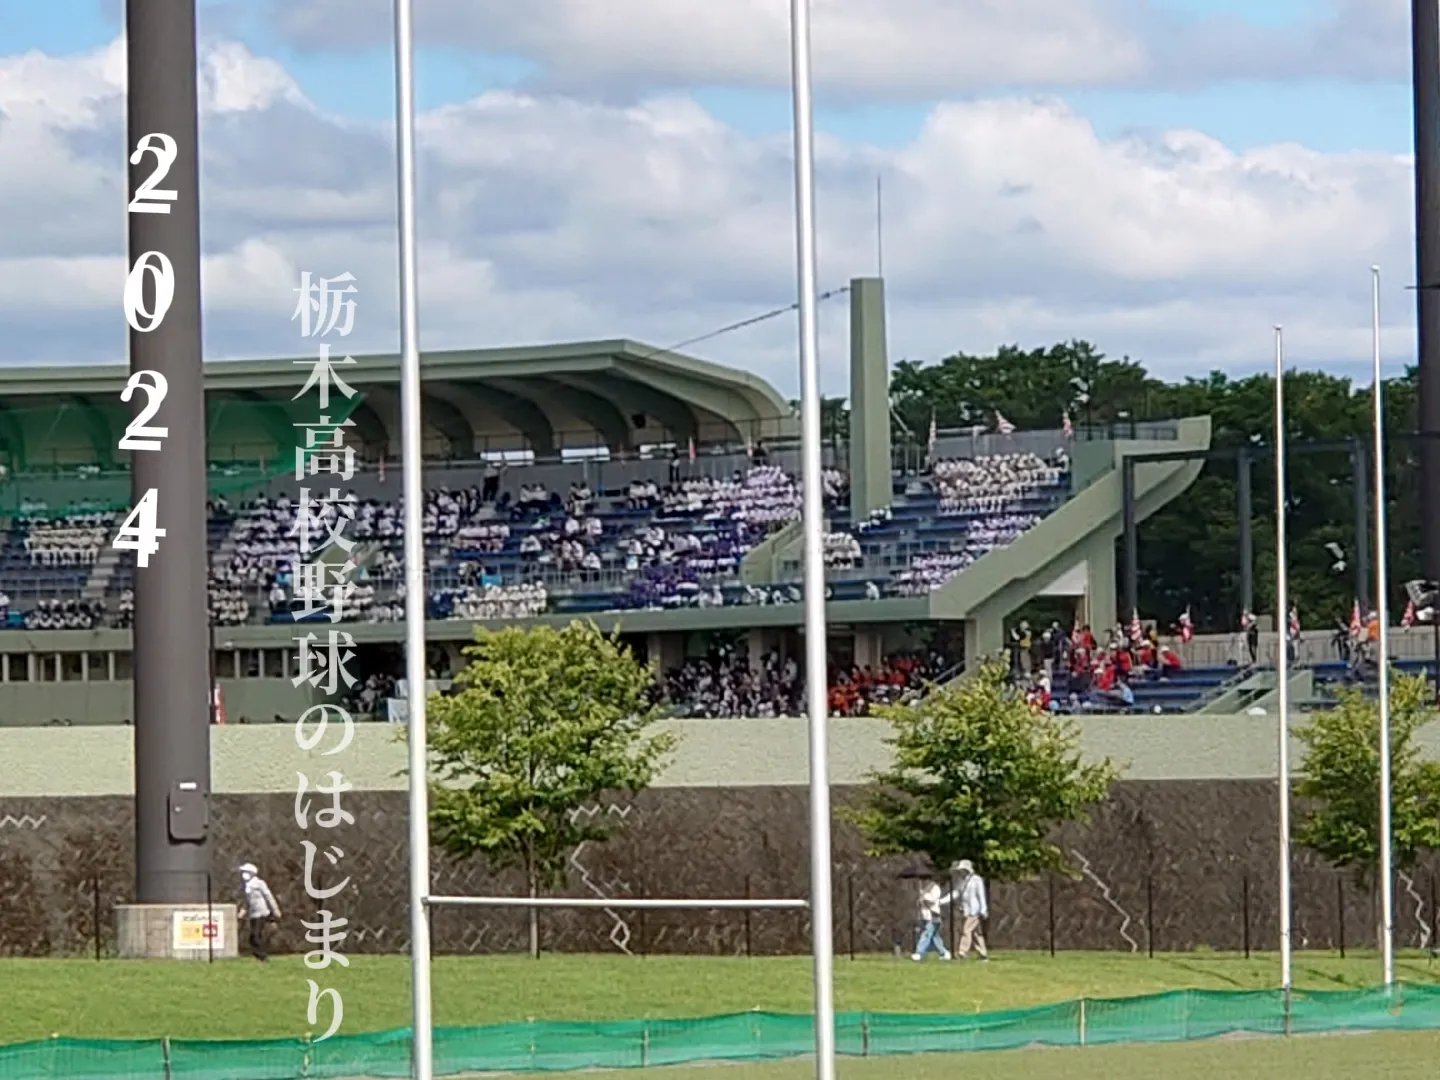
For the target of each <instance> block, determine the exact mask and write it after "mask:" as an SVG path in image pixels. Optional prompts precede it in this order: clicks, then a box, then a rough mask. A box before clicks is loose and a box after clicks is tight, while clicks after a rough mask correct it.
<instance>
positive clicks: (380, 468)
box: [375, 457, 385, 484]
mask: <svg viewBox="0 0 1440 1080" xmlns="http://www.w3.org/2000/svg"><path fill="white" fill-rule="evenodd" d="M375 479H377V480H378V481H379V482H380V483H382V484H383V483H384V482H385V459H384V457H381V459H380V464H379V465H377V466H376V467H375Z"/></svg>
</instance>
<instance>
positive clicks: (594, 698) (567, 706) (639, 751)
mask: <svg viewBox="0 0 1440 1080" xmlns="http://www.w3.org/2000/svg"><path fill="white" fill-rule="evenodd" d="M465 656H466V657H467V658H468V659H469V661H470V663H469V665H468V666H467V667H466V668H465V669H464V670H463V671H461V672H460V674H459V675H458V676H457V677H456V680H455V682H456V684H457V686H458V692H457V693H454V694H452V695H450V696H436V697H434V698H432V699H431V702H430V718H429V725H428V727H429V732H430V747H431V750H432V753H433V758H434V761H435V763H436V766H437V768H436V771H435V774H436V776H437V777H438V779H439V780H440V781H441V782H440V783H438V784H433V785H432V789H431V806H432V810H431V813H430V825H431V832H432V835H433V836H434V837H435V840H436V843H437V844H439V846H440V847H441V848H443V849H444V850H445V851H447V852H449V853H450V854H452V855H455V856H458V857H460V858H467V857H469V856H472V855H475V854H476V853H482V854H484V855H485V856H486V857H487V858H488V859H489V860H490V861H491V863H492V864H493V865H495V866H498V867H519V868H520V869H522V870H523V871H524V874H525V880H526V883H527V885H528V886H529V889H530V895H531V896H538V895H540V892H541V890H542V889H547V888H553V887H556V886H559V885H561V884H563V882H564V880H565V868H566V862H567V860H568V858H569V856H570V854H571V853H572V852H573V851H574V850H575V848H576V847H577V846H578V845H579V844H581V843H584V842H585V841H602V840H604V839H606V837H608V836H609V835H610V833H611V832H612V831H613V829H614V828H615V825H614V823H613V821H612V819H611V818H610V817H609V816H608V815H594V816H590V817H583V818H582V817H577V816H576V815H575V811H576V810H577V809H579V808H580V807H582V806H584V805H586V804H587V803H591V802H594V801H595V800H597V799H599V798H601V797H602V796H604V795H606V794H608V793H615V792H628V793H631V794H634V793H636V792H639V791H640V790H642V789H644V788H645V787H647V786H649V784H650V783H651V781H652V780H653V779H654V777H655V774H656V772H657V771H658V770H659V768H660V767H661V765H662V763H663V760H664V756H665V755H666V754H667V753H668V751H669V750H670V749H671V748H672V746H673V745H674V739H673V737H672V736H671V735H669V734H665V733H659V734H651V733H650V732H649V729H650V727H651V725H652V723H653V722H654V720H655V719H656V714H655V713H654V711H653V710H652V708H651V706H650V704H649V700H648V692H649V689H650V686H651V683H652V682H653V678H654V677H653V675H652V673H651V672H650V670H649V669H648V668H647V667H646V666H645V665H644V664H641V663H640V662H639V661H637V660H636V659H635V656H634V654H633V653H631V652H630V650H629V649H628V648H626V647H625V646H623V645H621V644H620V643H619V641H618V639H617V638H615V637H613V636H606V635H605V634H602V633H601V632H600V631H599V630H598V629H596V627H595V626H594V625H593V624H591V623H581V622H575V623H571V624H570V625H569V626H568V627H566V628H565V629H563V630H555V629H553V628H550V627H536V628H534V629H518V628H510V629H505V630H499V631H489V630H483V629H477V630H476V632H475V643H474V644H473V645H470V646H467V647H466V649H465ZM539 949H540V934H539V919H538V912H537V911H536V910H535V909H534V908H531V909H530V951H531V954H532V955H537V956H538V955H539Z"/></svg>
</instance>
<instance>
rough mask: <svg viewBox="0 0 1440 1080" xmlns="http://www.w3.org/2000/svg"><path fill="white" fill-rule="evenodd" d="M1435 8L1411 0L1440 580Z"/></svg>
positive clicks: (1424, 500) (1427, 452) (1434, 562)
mask: <svg viewBox="0 0 1440 1080" xmlns="http://www.w3.org/2000/svg"><path fill="white" fill-rule="evenodd" d="M1437 7H1440V5H1437V4H1436V0H1411V21H1410V30H1411V49H1412V53H1411V63H1412V69H1411V78H1412V87H1413V91H1414V115H1415V274H1416V285H1417V286H1419V287H1418V288H1417V289H1416V291H1415V306H1416V325H1417V328H1418V339H1419V340H1418V346H1419V348H1418V360H1419V381H1420V409H1419V430H1420V435H1421V439H1420V531H1421V546H1422V551H1423V555H1424V567H1425V576H1426V577H1427V578H1430V579H1431V580H1440V10H1437Z"/></svg>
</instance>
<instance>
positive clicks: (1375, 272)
mask: <svg viewBox="0 0 1440 1080" xmlns="http://www.w3.org/2000/svg"><path fill="white" fill-rule="evenodd" d="M1370 348H1371V357H1372V360H1373V361H1374V365H1375V455H1374V456H1375V617H1376V619H1377V620H1378V621H1379V623H1380V641H1379V656H1377V657H1376V660H1377V662H1378V663H1379V665H1380V955H1381V958H1382V967H1383V970H1384V973H1385V985H1386V986H1387V987H1388V986H1390V985H1391V984H1392V983H1394V981H1395V901H1394V898H1393V897H1392V896H1391V880H1390V879H1391V875H1392V874H1393V873H1394V871H1393V869H1392V863H1393V861H1394V860H1393V853H1392V848H1391V843H1392V837H1391V825H1390V599H1389V595H1388V593H1387V591H1386V590H1387V589H1388V587H1389V572H1388V569H1387V567H1386V559H1385V534H1386V527H1385V380H1384V379H1383V378H1382V377H1381V371H1380V268H1379V267H1378V266H1372V267H1371V268H1370Z"/></svg>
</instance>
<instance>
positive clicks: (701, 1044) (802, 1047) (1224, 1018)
mask: <svg viewBox="0 0 1440 1080" xmlns="http://www.w3.org/2000/svg"><path fill="white" fill-rule="evenodd" d="M1436 1029H1440V987H1437V986H1424V985H1411V984H1397V985H1396V986H1394V987H1392V988H1391V989H1389V990H1386V989H1384V988H1374V989H1369V990H1358V991H1312V992H1302V991H1296V992H1294V993H1293V994H1292V997H1291V1002H1290V1008H1289V1012H1288V1016H1287V1012H1286V1007H1285V999H1284V996H1283V994H1281V993H1280V992H1279V991H1272V990H1259V991H1224V990H1181V991H1174V992H1171V993H1166V994H1155V995H1152V996H1149V997H1136V998H1123V999H1114V1000H1083V1001H1069V1002H1064V1003H1062V1004H1058V1005H1047V1006H1041V1007H1039V1008H1033V1009H1016V1010H1011V1011H1008V1012H990V1013H975V1014H969V1015H924V1014H910V1015H906V1014H895V1013H870V1012H852V1013H842V1014H840V1015H838V1016H837V1017H836V1043H837V1047H838V1049H839V1052H840V1053H841V1054H845V1055H849V1056H854V1057H884V1056H888V1055H897V1054H920V1053H952V1052H958V1051H967V1050H1007V1049H1014V1048H1018V1047H1025V1046H1100V1045H1108V1044H1114V1043H1160V1042H1182V1041H1186V1040H1193V1039H1211V1038H1216V1037H1219V1036H1224V1035H1243V1034H1250V1035H1284V1034H1287V1033H1289V1034H1296V1035H1305V1034H1322V1033H1326V1032H1339V1031H1420V1030H1436ZM813 1047H814V1023H813V1019H812V1018H811V1017H809V1016H804V1015H795V1014H786V1013H770V1012H749V1013H741V1014H737V1015H734V1016H715V1017H706V1018H702V1019H695V1020H622V1021H614V1022H609V1023H583V1024H580V1023H560V1022H555V1021H533V1022H529V1023H517V1024H498V1025H493V1026H489V1027H471V1028H437V1029H436V1030H435V1074H436V1075H437V1076H455V1075H458V1074H461V1073H484V1072H491V1073H494V1072H566V1071H571V1070H580V1069H605V1068H614V1069H622V1068H623V1069H635V1068H645V1067H648V1066H656V1065H683V1064H687V1063H690V1062H701V1061H732V1062H734V1061H763V1060H776V1059H781V1058H792V1057H800V1056H803V1055H805V1054H808V1053H810V1052H811V1051H812V1049H813ZM409 1075H410V1030H409V1028H397V1029H395V1030H393V1031H383V1032H378V1033H374V1034H367V1035H337V1036H335V1037H333V1038H331V1039H329V1040H326V1041H325V1042H320V1043H312V1042H309V1041H308V1040H306V1039H267V1040H255V1041H202V1040H192V1039H137V1040H98V1039H60V1038H56V1039H46V1040H42V1041H39V1042H30V1043H18V1044H15V1045H11V1046H5V1047H0V1080H151V1078H153V1080H310V1078H314V1080H321V1078H336V1080H339V1078H351V1077H404V1076H409Z"/></svg>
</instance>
